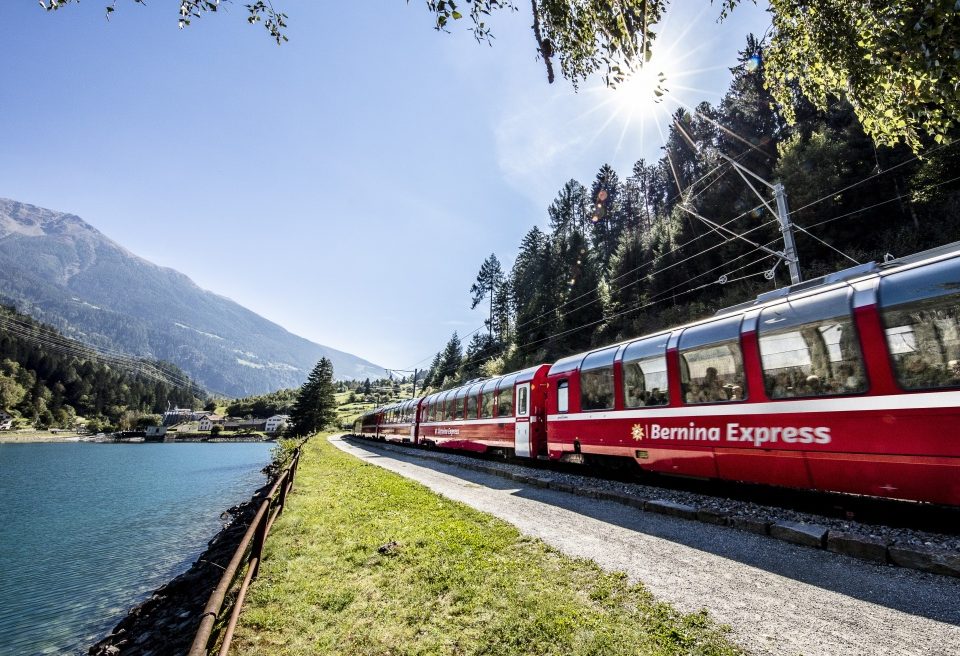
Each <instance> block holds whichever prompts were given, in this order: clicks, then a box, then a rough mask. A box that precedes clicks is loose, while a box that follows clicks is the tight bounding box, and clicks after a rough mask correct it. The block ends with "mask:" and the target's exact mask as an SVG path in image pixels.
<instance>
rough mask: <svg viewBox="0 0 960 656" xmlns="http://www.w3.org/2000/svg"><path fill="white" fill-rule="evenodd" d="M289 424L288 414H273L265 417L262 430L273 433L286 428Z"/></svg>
mask: <svg viewBox="0 0 960 656" xmlns="http://www.w3.org/2000/svg"><path fill="white" fill-rule="evenodd" d="M289 424H290V415H273V416H272V417H268V418H267V422H266V424H265V428H264V432H266V433H269V434H271V435H273V434H274V433H278V432H280V431H282V430H283V429H284V428H286V427H287V426H288V425H289Z"/></svg>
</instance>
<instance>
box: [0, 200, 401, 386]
mask: <svg viewBox="0 0 960 656" xmlns="http://www.w3.org/2000/svg"><path fill="white" fill-rule="evenodd" d="M0 297H4V298H6V299H8V301H9V302H11V303H12V304H13V305H15V306H16V307H18V308H19V309H20V310H21V311H24V312H26V313H28V314H31V315H32V316H34V317H35V318H37V319H39V320H42V321H45V322H47V323H50V324H52V325H54V326H56V327H57V328H58V329H60V330H61V331H63V332H64V333H65V334H66V335H68V336H70V337H72V338H74V339H78V340H79V341H82V342H85V343H88V344H91V345H92V346H95V347H99V348H107V349H116V350H121V351H123V352H125V353H127V354H129V355H133V356H137V357H149V358H157V359H162V360H168V361H170V362H173V363H174V364H176V365H177V366H179V367H181V368H182V369H183V370H184V371H186V372H187V373H188V374H190V375H191V377H193V378H194V379H195V380H197V381H198V382H199V383H200V384H201V385H203V386H204V387H206V388H208V389H209V390H211V391H213V392H216V393H221V394H226V395H230V396H245V395H249V394H262V393H266V392H270V391H273V390H275V389H278V388H281V387H295V386H297V385H300V384H302V382H303V381H304V380H305V379H306V376H307V375H308V373H309V371H310V369H311V368H312V367H313V365H314V364H316V362H317V361H318V360H319V359H320V358H321V357H328V358H330V360H331V361H332V362H333V364H334V371H335V372H336V376H337V377H338V378H367V377H379V376H380V375H382V372H383V368H382V367H379V366H378V365H375V364H373V363H371V362H369V361H368V360H364V359H362V358H359V357H358V356H355V355H353V354H350V353H347V352H345V351H340V350H338V349H334V348H332V347H328V346H324V345H321V344H316V343H314V342H311V341H310V340H307V339H305V338H303V337H300V336H298V335H295V334H293V333H291V332H290V331H288V330H287V329H285V328H283V327H282V326H280V325H279V324H276V323H274V322H272V321H270V320H268V319H266V318H264V317H261V316H260V315H258V314H256V313H255V312H253V311H252V310H250V309H248V308H245V307H243V306H242V305H240V304H239V303H237V302H236V301H233V300H232V299H230V298H228V297H226V296H223V295H221V294H217V293H215V292H212V291H209V290H205V289H202V288H201V287H200V286H198V285H197V284H196V283H195V282H194V281H193V280H191V279H190V278H189V276H187V275H186V274H184V273H182V272H180V271H177V270H176V269H173V268H170V267H164V266H161V265H158V264H155V263H153V262H150V261H148V260H146V259H144V258H142V257H140V256H138V255H136V254H134V253H132V252H131V251H129V250H128V249H126V248H124V247H123V246H121V245H120V244H118V243H116V242H115V241H113V240H112V239H110V238H109V237H107V236H106V235H105V234H104V233H102V232H101V231H100V230H98V229H97V228H95V227H94V226H92V225H90V224H89V223H87V222H86V221H84V220H83V219H82V218H81V217H79V216H77V215H75V214H70V213H67V212H57V211H55V210H50V209H47V208H42V207H38V206H35V205H31V204H28V203H23V202H20V201H15V200H11V199H6V198H0Z"/></svg>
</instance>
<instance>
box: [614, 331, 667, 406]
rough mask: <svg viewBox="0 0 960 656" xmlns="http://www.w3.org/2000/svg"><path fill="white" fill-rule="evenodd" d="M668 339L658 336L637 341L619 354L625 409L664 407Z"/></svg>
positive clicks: (665, 401)
mask: <svg viewBox="0 0 960 656" xmlns="http://www.w3.org/2000/svg"><path fill="white" fill-rule="evenodd" d="M668 337H669V335H660V336H658V337H651V338H649V339H644V340H640V341H638V342H634V343H632V344H630V345H629V346H628V347H627V349H626V350H625V351H624V352H623V403H624V405H625V406H626V407H628V408H640V407H643V406H654V405H666V404H667V402H668V400H669V396H668V392H667V355H666V354H667V338H668Z"/></svg>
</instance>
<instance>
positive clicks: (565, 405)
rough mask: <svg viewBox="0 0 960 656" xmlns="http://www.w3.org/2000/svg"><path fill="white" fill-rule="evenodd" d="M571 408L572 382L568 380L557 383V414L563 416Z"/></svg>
mask: <svg viewBox="0 0 960 656" xmlns="http://www.w3.org/2000/svg"><path fill="white" fill-rule="evenodd" d="M569 408H570V381H568V380H567V379H566V378H564V379H563V380H561V381H560V382H559V383H557V412H559V413H560V414H563V413H565V412H568V411H569Z"/></svg>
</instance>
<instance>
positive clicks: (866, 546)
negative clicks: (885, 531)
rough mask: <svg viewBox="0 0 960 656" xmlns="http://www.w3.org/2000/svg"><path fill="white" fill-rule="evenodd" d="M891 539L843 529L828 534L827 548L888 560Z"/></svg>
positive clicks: (883, 561) (869, 558)
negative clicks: (888, 547) (858, 533)
mask: <svg viewBox="0 0 960 656" xmlns="http://www.w3.org/2000/svg"><path fill="white" fill-rule="evenodd" d="M889 544H890V542H889V540H884V539H881V538H875V537H872V536H869V535H857V534H856V533H845V532H842V531H830V532H829V533H828V534H827V550H828V551H832V552H834V553H840V554H845V555H847V556H853V557H854V558H861V559H863V560H872V561H874V562H878V563H885V562H887V546H888V545H889Z"/></svg>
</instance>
